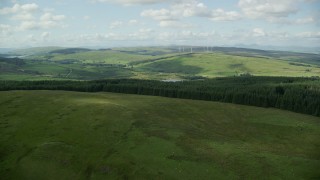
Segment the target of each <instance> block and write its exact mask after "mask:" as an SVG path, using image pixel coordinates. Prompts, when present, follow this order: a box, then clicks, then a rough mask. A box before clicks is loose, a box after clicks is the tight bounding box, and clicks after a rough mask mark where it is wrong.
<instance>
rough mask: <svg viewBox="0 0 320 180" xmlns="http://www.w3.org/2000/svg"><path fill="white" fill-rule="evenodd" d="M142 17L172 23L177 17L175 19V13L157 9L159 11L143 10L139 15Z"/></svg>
mask: <svg viewBox="0 0 320 180" xmlns="http://www.w3.org/2000/svg"><path fill="white" fill-rule="evenodd" d="M140 15H141V16H142V17H149V18H152V19H154V20H157V21H172V20H177V17H175V16H176V15H175V13H173V12H172V11H170V10H168V9H159V10H153V9H149V10H145V11H143V12H141V14H140Z"/></svg>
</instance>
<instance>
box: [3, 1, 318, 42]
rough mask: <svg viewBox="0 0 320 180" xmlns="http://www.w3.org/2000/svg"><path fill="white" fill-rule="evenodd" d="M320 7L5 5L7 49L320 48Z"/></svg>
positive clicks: (123, 3) (295, 4)
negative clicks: (160, 47) (182, 46)
mask: <svg viewBox="0 0 320 180" xmlns="http://www.w3.org/2000/svg"><path fill="white" fill-rule="evenodd" d="M319 27H320V0H0V47H28V46H77V47H78V46H103V47H115V46H147V45H172V44H175V45H215V46H234V45H239V44H248V45H250V44H257V45H274V46H306V47H316V46H318V47H319V46H320V28H319Z"/></svg>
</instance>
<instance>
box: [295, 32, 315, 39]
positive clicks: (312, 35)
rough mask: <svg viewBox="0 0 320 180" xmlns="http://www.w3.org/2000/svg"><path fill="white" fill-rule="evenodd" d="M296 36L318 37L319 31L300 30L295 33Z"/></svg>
mask: <svg viewBox="0 0 320 180" xmlns="http://www.w3.org/2000/svg"><path fill="white" fill-rule="evenodd" d="M296 37H298V38H315V39H320V31H318V32H302V33H298V34H297V35H296Z"/></svg>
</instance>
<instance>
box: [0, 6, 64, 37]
mask: <svg viewBox="0 0 320 180" xmlns="http://www.w3.org/2000/svg"><path fill="white" fill-rule="evenodd" d="M39 12H45V13H44V14H42V15H41V16H40V17H39V14H40V13H39ZM0 14H2V15H11V18H10V19H12V20H16V21H19V23H20V25H19V26H17V27H15V28H13V29H15V31H26V30H36V29H48V28H54V27H63V26H64V24H62V21H63V20H64V19H65V18H66V17H65V16H64V15H54V14H52V13H51V12H49V11H47V10H46V9H44V10H41V9H40V8H39V6H38V5H37V4H35V3H32V4H22V5H20V4H14V5H13V6H12V7H6V8H2V9H0Z"/></svg>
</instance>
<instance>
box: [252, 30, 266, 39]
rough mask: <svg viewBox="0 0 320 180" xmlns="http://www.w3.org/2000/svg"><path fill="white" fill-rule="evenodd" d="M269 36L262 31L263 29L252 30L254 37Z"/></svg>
mask: <svg viewBox="0 0 320 180" xmlns="http://www.w3.org/2000/svg"><path fill="white" fill-rule="evenodd" d="M266 35H267V34H266V33H265V32H264V30H263V29H261V28H254V29H253V30H252V36H253V37H264V36H266Z"/></svg>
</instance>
